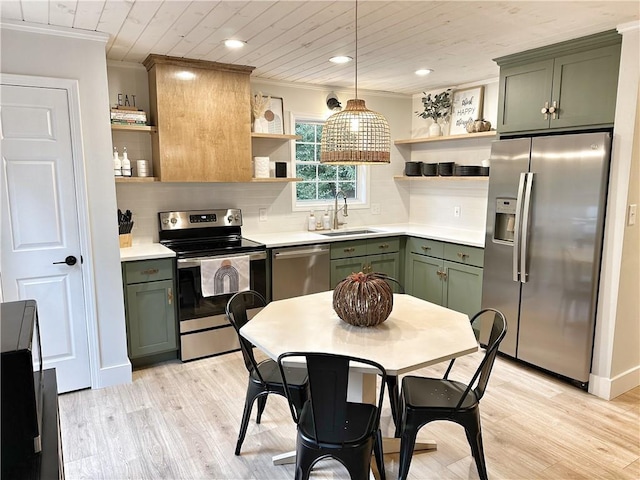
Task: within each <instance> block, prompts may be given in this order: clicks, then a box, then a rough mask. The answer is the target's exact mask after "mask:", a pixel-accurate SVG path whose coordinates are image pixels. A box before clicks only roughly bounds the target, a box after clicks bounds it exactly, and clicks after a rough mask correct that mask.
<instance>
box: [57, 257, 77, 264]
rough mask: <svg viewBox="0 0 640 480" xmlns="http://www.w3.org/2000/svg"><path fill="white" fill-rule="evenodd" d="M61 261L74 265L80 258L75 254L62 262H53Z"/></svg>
mask: <svg viewBox="0 0 640 480" xmlns="http://www.w3.org/2000/svg"><path fill="white" fill-rule="evenodd" d="M59 263H66V264H67V265H69V266H72V265H75V264H76V263H78V259H77V258H76V257H74V256H73V255H69V256H68V257H67V258H65V259H64V261H62V262H53V264H54V265H57V264H59Z"/></svg>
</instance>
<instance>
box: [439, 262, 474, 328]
mask: <svg viewBox="0 0 640 480" xmlns="http://www.w3.org/2000/svg"><path fill="white" fill-rule="evenodd" d="M444 271H445V272H446V278H445V279H444V283H445V284H446V287H444V293H443V296H444V297H445V298H444V302H443V305H445V306H446V307H447V308H450V309H452V310H456V311H457V312H462V313H466V314H467V315H469V317H471V316H473V315H474V314H476V313H477V312H478V311H480V306H481V304H482V268H479V267H472V266H470V265H463V264H461V263H454V262H448V261H446V260H445V262H444Z"/></svg>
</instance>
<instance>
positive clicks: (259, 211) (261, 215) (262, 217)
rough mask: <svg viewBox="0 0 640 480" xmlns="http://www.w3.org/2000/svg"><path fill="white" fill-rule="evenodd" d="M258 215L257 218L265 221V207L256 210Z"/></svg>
mask: <svg viewBox="0 0 640 480" xmlns="http://www.w3.org/2000/svg"><path fill="white" fill-rule="evenodd" d="M258 215H259V219H260V221H261V222H266V221H267V209H266V208H261V209H259V210H258Z"/></svg>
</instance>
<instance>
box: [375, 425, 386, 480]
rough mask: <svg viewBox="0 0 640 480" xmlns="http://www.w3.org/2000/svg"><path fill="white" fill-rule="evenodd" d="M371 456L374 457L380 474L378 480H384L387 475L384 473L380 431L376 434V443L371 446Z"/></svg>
mask: <svg viewBox="0 0 640 480" xmlns="http://www.w3.org/2000/svg"><path fill="white" fill-rule="evenodd" d="M373 454H374V456H375V457H376V466H377V467H378V472H379V473H380V480H386V479H387V475H386V473H385V471H384V452H383V451H382V430H380V429H378V431H377V432H376V442H375V443H374V444H373Z"/></svg>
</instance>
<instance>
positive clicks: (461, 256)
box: [458, 252, 469, 260]
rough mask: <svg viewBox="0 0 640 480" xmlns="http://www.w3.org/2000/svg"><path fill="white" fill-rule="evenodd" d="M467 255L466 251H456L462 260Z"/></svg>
mask: <svg viewBox="0 0 640 480" xmlns="http://www.w3.org/2000/svg"><path fill="white" fill-rule="evenodd" d="M468 256H469V254H468V253H462V252H458V257H460V258H461V259H462V260H464V259H465V258H467V257H468Z"/></svg>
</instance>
